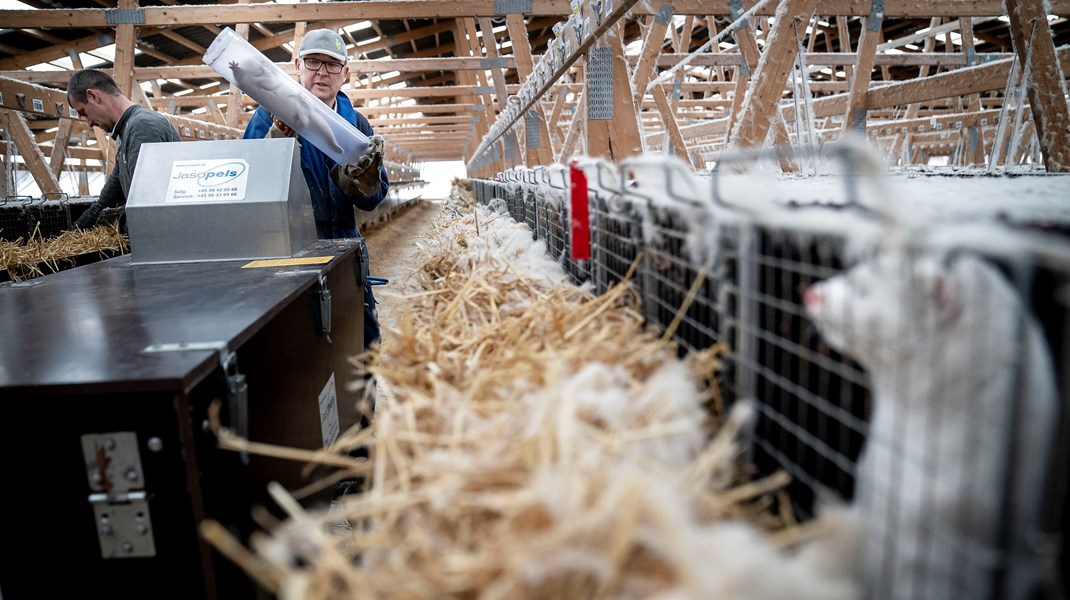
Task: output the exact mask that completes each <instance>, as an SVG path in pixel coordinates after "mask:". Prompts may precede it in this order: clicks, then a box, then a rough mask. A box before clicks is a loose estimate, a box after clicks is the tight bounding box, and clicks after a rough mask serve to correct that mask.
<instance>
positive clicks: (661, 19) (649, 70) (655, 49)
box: [632, 2, 672, 99]
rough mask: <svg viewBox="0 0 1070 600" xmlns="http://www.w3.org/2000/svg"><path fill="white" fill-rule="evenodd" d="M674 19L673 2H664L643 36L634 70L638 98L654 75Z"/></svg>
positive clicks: (633, 75) (644, 92)
mask: <svg viewBox="0 0 1070 600" xmlns="http://www.w3.org/2000/svg"><path fill="white" fill-rule="evenodd" d="M671 21H672V4H671V3H668V2H663V3H662V4H661V5H660V7H659V10H658V13H657V14H656V15H655V16H654V17H653V20H652V21H651V23H650V26H649V27H647V30H646V34H645V35H644V37H643V47H642V49H641V50H640V51H639V58H638V61H637V62H636V63H635V69H634V71H633V72H632V87H633V88H635V96H636V98H637V99H638V98H642V97H643V95H644V94H646V86H647V84H648V83H649V82H650V78H651V77H653V75H654V65H655V61H656V60H657V58H658V54H659V53H660V52H661V47H662V45H664V43H665V30H666V29H667V28H668V26H669V23H670V22H671Z"/></svg>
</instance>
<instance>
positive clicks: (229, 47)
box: [204, 27, 368, 165]
mask: <svg viewBox="0 0 1070 600" xmlns="http://www.w3.org/2000/svg"><path fill="white" fill-rule="evenodd" d="M204 63H205V64H206V65H208V66H210V67H212V69H214V70H215V72H216V73H219V74H220V75H222V76H223V77H225V78H226V80H227V81H229V82H230V83H232V84H234V85H236V86H238V88H239V89H241V91H243V92H245V93H246V94H249V96H250V97H251V98H252V99H253V100H256V101H257V102H259V103H260V105H261V106H263V107H264V109H265V110H267V111H268V112H270V113H271V114H273V115H275V116H276V117H278V118H279V119H280V120H281V121H282V122H283V123H286V124H287V125H289V126H290V127H292V128H293V130H294V131H296V132H297V133H299V134H300V135H301V137H303V138H305V139H306V140H308V141H309V142H311V143H312V145H313V146H315V147H317V148H319V149H320V151H322V152H323V153H324V154H326V155H327V156H330V157H331V158H332V159H334V161H335V162H337V163H339V164H343V165H344V164H347V163H350V162H353V161H354V160H356V159H357V158H358V157H360V155H361V154H362V153H363V152H364V149H365V148H367V147H368V136H366V135H364V134H363V133H361V131H360V130H359V129H357V128H356V127H354V126H353V124H352V123H349V122H348V121H346V120H345V119H343V118H342V117H341V116H340V115H339V114H338V113H336V112H335V111H334V110H332V109H331V108H329V107H328V106H327V105H326V104H324V103H323V101H321V100H320V99H319V98H317V97H315V96H314V95H312V92H310V91H308V90H306V89H305V88H304V87H303V86H302V85H301V84H299V83H297V81H295V80H294V78H293V77H291V76H290V75H287V74H286V72H285V71H283V70H282V69H280V68H279V67H278V66H276V65H275V63H273V62H271V60H269V59H268V57H266V56H264V55H263V54H262V53H261V52H260V51H259V50H257V49H256V48H254V47H253V46H252V44H250V43H249V42H247V41H245V40H244V39H242V37H241V36H239V35H238V34H236V33H234V30H233V29H231V28H229V27H225V28H223V31H221V32H220V33H219V35H218V36H216V39H215V41H213V42H212V45H211V46H209V47H208V50H207V51H205V53H204Z"/></svg>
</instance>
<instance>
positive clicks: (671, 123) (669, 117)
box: [651, 85, 706, 169]
mask: <svg viewBox="0 0 1070 600" xmlns="http://www.w3.org/2000/svg"><path fill="white" fill-rule="evenodd" d="M651 91H652V92H653V93H652V95H653V96H654V102H655V103H656V104H657V105H658V112H659V113H661V120H662V123H664V124H665V131H666V133H668V134H669V142H670V143H671V145H672V149H673V154H675V155H676V156H679V157H680V158H681V159H682V160H685V161H687V162H688V163H689V164H691V165H692V166H693V167H694V168H696V169H705V168H706V162H705V161H704V160H702V156H701V155H699V154H698V153H695V160H691V156H690V155H689V154H688V152H687V144H685V143H684V136H683V135H681V134H680V126H679V125H678V124H677V123H676V118H675V117H674V116H673V107H672V105H671V104H670V102H669V91H668V90H666V89H665V86H664V85H660V86H657V87H655V88H654V89H653V90H651Z"/></svg>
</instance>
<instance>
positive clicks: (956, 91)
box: [866, 47, 1070, 109]
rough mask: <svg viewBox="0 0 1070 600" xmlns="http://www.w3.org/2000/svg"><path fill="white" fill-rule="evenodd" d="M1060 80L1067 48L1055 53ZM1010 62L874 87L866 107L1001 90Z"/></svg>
mask: <svg viewBox="0 0 1070 600" xmlns="http://www.w3.org/2000/svg"><path fill="white" fill-rule="evenodd" d="M1056 54H1057V56H1058V58H1059V63H1060V65H1061V66H1062V73H1063V77H1068V76H1070V62H1068V61H1070V47H1062V48H1059V49H1058V50H1057V52H1056ZM1011 60H1013V59H1009V58H1008V59H1004V60H1000V61H996V62H992V63H988V64H985V65H978V66H976V67H968V68H965V69H958V70H956V71H949V72H947V73H940V74H939V75H932V76H930V77H926V78H925V79H921V80H908V81H901V82H897V83H890V84H887V85H879V86H875V87H873V88H872V89H870V90H869V93H867V94H866V107H867V108H870V109H874V108H887V107H891V106H900V105H903V104H911V103H914V102H925V101H928V100H936V99H939V98H947V97H950V96H962V95H966V94H976V93H981V92H990V91H992V90H1001V89H1003V87H1004V86H1005V85H1006V83H1007V76H1008V75H1009V74H1010V68H1011Z"/></svg>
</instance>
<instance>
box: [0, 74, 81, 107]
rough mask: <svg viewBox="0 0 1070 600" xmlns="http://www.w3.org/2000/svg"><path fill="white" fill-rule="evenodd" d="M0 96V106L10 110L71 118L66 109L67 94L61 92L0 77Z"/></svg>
mask: <svg viewBox="0 0 1070 600" xmlns="http://www.w3.org/2000/svg"><path fill="white" fill-rule="evenodd" d="M67 77H70V73H67ZM0 96H2V99H0V106H2V107H4V108H9V109H11V110H17V111H21V112H28V113H33V114H35V115H41V116H46V117H53V118H61V117H66V118H69V117H70V116H71V115H70V109H68V108H67V92H65V91H62V90H57V89H53V88H47V87H43V86H40V85H34V84H32V83H27V82H25V81H20V80H18V79H12V78H10V77H0Z"/></svg>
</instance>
